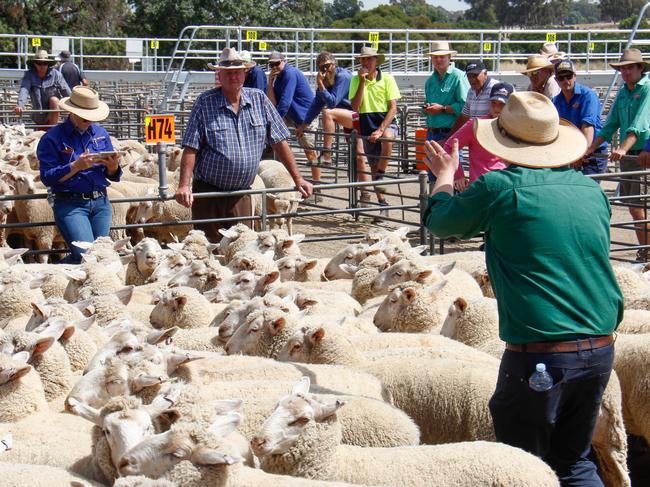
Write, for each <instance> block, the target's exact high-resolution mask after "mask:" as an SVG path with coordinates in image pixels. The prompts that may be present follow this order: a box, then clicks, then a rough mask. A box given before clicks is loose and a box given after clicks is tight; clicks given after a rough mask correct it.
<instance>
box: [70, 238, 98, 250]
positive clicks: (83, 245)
mask: <svg viewBox="0 0 650 487" xmlns="http://www.w3.org/2000/svg"><path fill="white" fill-rule="evenodd" d="M72 245H74V246H75V247H79V248H80V249H83V250H88V249H89V248H90V247H92V246H93V243H92V242H79V241H77V240H75V241H73V242H72Z"/></svg>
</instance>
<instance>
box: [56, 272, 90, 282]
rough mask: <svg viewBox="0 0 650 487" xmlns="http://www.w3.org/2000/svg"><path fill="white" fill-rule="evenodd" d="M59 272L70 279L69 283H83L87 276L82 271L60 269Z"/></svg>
mask: <svg viewBox="0 0 650 487" xmlns="http://www.w3.org/2000/svg"><path fill="white" fill-rule="evenodd" d="M61 272H62V273H63V275H64V276H65V277H67V278H68V279H70V280H71V281H81V282H83V281H85V280H86V277H87V274H86V272H85V271H82V270H81V269H61Z"/></svg>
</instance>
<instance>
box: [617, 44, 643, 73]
mask: <svg viewBox="0 0 650 487" xmlns="http://www.w3.org/2000/svg"><path fill="white" fill-rule="evenodd" d="M628 64H642V65H643V71H644V72H645V71H648V70H650V63H648V62H647V61H646V60H644V59H643V54H641V51H639V50H638V49H635V48H631V49H625V50H624V51H623V55H622V56H621V60H620V61H619V62H617V63H610V64H609V65H610V66H611V67H612V68H614V69H616V70H618V69H620V67H621V66H627V65H628Z"/></svg>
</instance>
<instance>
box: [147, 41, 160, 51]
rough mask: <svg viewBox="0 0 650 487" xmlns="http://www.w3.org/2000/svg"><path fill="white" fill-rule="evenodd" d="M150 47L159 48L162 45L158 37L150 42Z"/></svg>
mask: <svg viewBox="0 0 650 487" xmlns="http://www.w3.org/2000/svg"><path fill="white" fill-rule="evenodd" d="M149 47H151V49H158V48H159V47H160V41H159V40H157V39H154V40H152V41H151V42H149Z"/></svg>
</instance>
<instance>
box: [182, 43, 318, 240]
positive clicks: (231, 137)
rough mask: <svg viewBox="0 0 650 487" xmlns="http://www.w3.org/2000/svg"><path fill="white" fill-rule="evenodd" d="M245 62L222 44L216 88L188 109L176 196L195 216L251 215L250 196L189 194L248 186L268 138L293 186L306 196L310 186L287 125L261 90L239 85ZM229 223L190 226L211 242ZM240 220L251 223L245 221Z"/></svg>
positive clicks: (244, 69)
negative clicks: (303, 175)
mask: <svg viewBox="0 0 650 487" xmlns="http://www.w3.org/2000/svg"><path fill="white" fill-rule="evenodd" d="M250 67H251V66H250V63H247V62H246V61H244V60H243V59H242V58H241V56H240V55H239V54H238V53H237V51H236V50H235V49H231V48H225V49H224V50H223V51H222V53H221V56H220V58H219V62H218V65H217V69H218V70H219V78H220V80H221V88H214V89H212V90H208V91H206V92H205V93H202V94H201V95H200V96H199V97H198V98H197V100H196V102H195V103H194V107H193V108H192V113H191V114H190V119H189V121H188V124H187V128H186V130H185V135H184V137H183V147H184V150H183V156H182V158H181V175H180V182H179V185H178V189H177V190H176V201H177V202H178V203H180V204H181V205H183V206H186V207H187V208H192V218H193V219H194V220H203V219H212V218H237V217H247V216H251V215H252V214H253V212H252V210H253V208H252V206H251V198H250V196H249V195H245V196H239V195H237V196H228V197H225V198H199V199H197V201H194V198H193V196H192V193H193V192H194V193H208V192H217V191H236V190H244V189H249V188H250V186H251V184H252V183H253V180H254V179H255V175H256V173H257V168H258V167H259V163H260V159H261V158H262V151H263V150H264V145H265V143H266V142H267V140H268V142H269V143H270V144H271V146H272V147H273V150H274V151H275V153H276V155H277V156H278V157H279V159H280V161H281V162H282V163H283V164H284V165H285V167H286V168H287V170H288V171H289V174H291V177H292V178H293V180H294V182H295V183H296V188H297V190H298V191H300V193H301V194H302V195H303V197H308V196H309V195H311V192H312V186H311V184H310V183H308V182H307V181H305V180H304V179H303V178H302V176H301V175H300V172H299V171H298V168H297V166H296V161H295V159H294V157H293V152H292V151H291V148H290V147H289V144H288V143H287V140H286V139H287V138H288V137H289V130H288V129H287V126H286V125H285V124H284V122H283V121H282V118H281V117H280V115H278V112H277V111H276V109H275V107H273V105H272V104H271V102H270V101H269V99H268V98H267V97H266V95H265V94H264V93H263V92H261V91H260V90H257V89H253V88H244V87H243V86H244V79H245V77H246V70H247V69H248V68H250ZM234 223H236V222H233V221H229V222H226V223H223V224H222V223H219V222H214V223H201V224H195V225H194V227H195V228H196V229H199V230H203V231H204V232H205V235H206V237H207V238H208V240H210V241H211V242H218V241H219V240H221V235H220V234H219V229H220V228H222V227H229V226H231V225H233V224H234ZM243 223H246V224H247V225H249V226H250V221H248V220H244V221H243Z"/></svg>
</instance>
